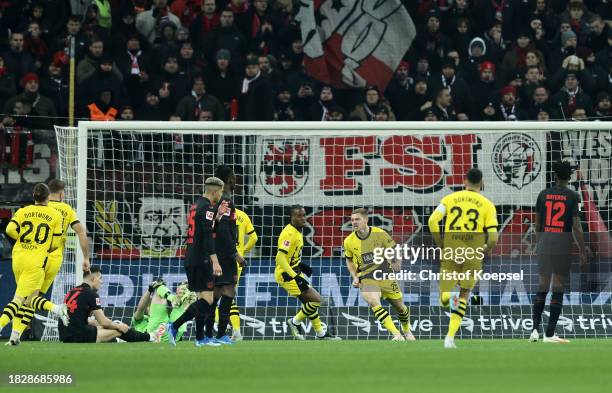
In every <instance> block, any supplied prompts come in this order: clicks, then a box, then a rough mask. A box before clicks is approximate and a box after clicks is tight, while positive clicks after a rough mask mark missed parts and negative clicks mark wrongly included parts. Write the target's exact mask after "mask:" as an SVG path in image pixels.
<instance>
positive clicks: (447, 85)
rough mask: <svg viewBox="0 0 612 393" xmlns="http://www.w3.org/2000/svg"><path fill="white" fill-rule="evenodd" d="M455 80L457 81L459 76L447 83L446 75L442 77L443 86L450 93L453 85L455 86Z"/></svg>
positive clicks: (454, 76)
mask: <svg viewBox="0 0 612 393" xmlns="http://www.w3.org/2000/svg"><path fill="white" fill-rule="evenodd" d="M455 79H457V75H453V78H452V79H451V80H450V81H447V79H446V78H445V77H444V75H442V86H444V87H446V88H447V89H448V92H449V93H450V92H451V90H452V87H453V84H455Z"/></svg>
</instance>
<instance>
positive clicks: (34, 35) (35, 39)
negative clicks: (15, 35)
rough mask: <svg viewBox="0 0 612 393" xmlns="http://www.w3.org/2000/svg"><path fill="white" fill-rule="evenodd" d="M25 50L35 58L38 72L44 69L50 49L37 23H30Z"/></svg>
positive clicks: (24, 45)
mask: <svg viewBox="0 0 612 393" xmlns="http://www.w3.org/2000/svg"><path fill="white" fill-rule="evenodd" d="M23 50H24V51H25V52H27V53H30V54H31V55H32V56H33V57H34V67H35V68H36V69H37V70H40V69H42V62H43V60H45V58H46V57H47V56H48V55H49V47H48V46H47V44H46V43H45V41H44V40H43V39H42V31H41V30H40V24H39V23H38V22H37V21H31V22H30V23H28V28H27V31H26V32H25V41H24V44H23Z"/></svg>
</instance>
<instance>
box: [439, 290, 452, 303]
mask: <svg viewBox="0 0 612 393" xmlns="http://www.w3.org/2000/svg"><path fill="white" fill-rule="evenodd" d="M450 298H451V294H450V292H442V293H441V294H440V305H441V306H442V307H448V303H449V302H450Z"/></svg>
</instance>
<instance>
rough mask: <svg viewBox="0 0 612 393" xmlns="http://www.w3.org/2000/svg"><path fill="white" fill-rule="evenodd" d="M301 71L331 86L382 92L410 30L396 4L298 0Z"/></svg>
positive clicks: (407, 19) (392, 0) (364, 0)
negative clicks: (302, 61)
mask: <svg viewBox="0 0 612 393" xmlns="http://www.w3.org/2000/svg"><path fill="white" fill-rule="evenodd" d="M297 20H298V21H299V22H300V28H301V30H302V40H303V42H304V55H305V56H304V64H305V66H306V72H308V74H310V75H311V76H312V77H314V78H315V79H318V80H320V81H321V82H324V83H327V84H330V85H332V86H334V87H340V88H346V87H365V86H367V85H375V86H377V87H378V88H379V89H381V90H384V89H385V88H386V87H387V84H388V83H389V81H390V80H391V78H392V77H393V72H394V71H395V69H396V68H397V67H398V65H399V63H400V61H401V60H402V57H403V56H404V54H405V53H406V51H408V49H410V44H411V43H412V41H413V39H414V37H415V36H416V29H415V27H414V23H413V22H412V18H410V15H409V14H408V11H407V10H406V8H405V7H404V6H403V5H402V2H401V0H301V1H300V10H299V13H298V15H297Z"/></svg>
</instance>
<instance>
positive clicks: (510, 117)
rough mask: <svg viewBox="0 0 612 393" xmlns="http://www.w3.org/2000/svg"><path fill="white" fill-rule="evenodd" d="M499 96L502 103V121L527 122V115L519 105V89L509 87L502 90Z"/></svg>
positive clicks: (500, 109) (500, 106) (500, 110)
mask: <svg viewBox="0 0 612 393" xmlns="http://www.w3.org/2000/svg"><path fill="white" fill-rule="evenodd" d="M499 95H500V101H501V102H500V104H499V112H500V114H501V118H500V120H505V121H518V120H527V113H526V112H525V111H524V110H522V109H520V108H519V107H518V105H517V89H516V87H515V86H510V85H508V86H506V87H504V88H502V89H501V90H500V92H499Z"/></svg>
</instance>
